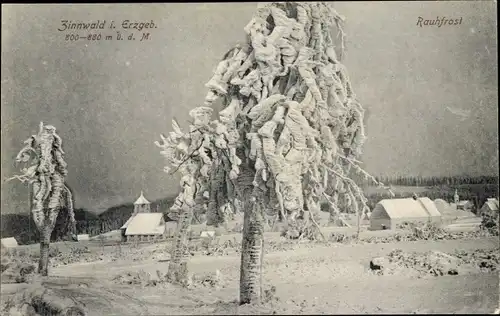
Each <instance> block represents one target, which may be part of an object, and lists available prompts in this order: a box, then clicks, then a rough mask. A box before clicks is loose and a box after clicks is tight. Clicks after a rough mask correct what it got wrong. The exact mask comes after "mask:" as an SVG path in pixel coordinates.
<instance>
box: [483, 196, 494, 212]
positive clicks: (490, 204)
mask: <svg viewBox="0 0 500 316" xmlns="http://www.w3.org/2000/svg"><path fill="white" fill-rule="evenodd" d="M485 206H487V207H488V208H489V209H490V210H492V211H497V210H498V200H497V199H495V198H488V199H487V200H486V202H485V203H484V205H483V207H485Z"/></svg>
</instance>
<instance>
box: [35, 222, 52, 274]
mask: <svg viewBox="0 0 500 316" xmlns="http://www.w3.org/2000/svg"><path fill="white" fill-rule="evenodd" d="M50 233H51V231H50V229H48V227H46V228H44V230H43V231H41V232H40V261H39V262H38V273H40V274H41V275H42V276H47V275H48V274H49V248H50Z"/></svg>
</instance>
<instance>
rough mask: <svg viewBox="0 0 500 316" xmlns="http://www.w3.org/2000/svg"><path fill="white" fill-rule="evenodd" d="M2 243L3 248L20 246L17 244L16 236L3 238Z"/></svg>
mask: <svg viewBox="0 0 500 316" xmlns="http://www.w3.org/2000/svg"><path fill="white" fill-rule="evenodd" d="M0 245H1V247H2V248H15V247H17V246H19V245H18V244H17V240H16V239H15V238H14V237H8V238H2V239H1V244H0Z"/></svg>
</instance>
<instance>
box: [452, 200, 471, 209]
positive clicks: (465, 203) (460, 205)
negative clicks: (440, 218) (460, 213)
mask: <svg viewBox="0 0 500 316" xmlns="http://www.w3.org/2000/svg"><path fill="white" fill-rule="evenodd" d="M456 205H457V210H464V211H469V210H472V209H473V208H474V203H472V202H471V201H468V200H464V201H459V202H458V203H457V204H456Z"/></svg>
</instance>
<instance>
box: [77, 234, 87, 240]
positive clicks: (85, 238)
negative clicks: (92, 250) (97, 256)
mask: <svg viewBox="0 0 500 316" xmlns="http://www.w3.org/2000/svg"><path fill="white" fill-rule="evenodd" d="M76 240H77V241H84V240H90V237H89V235H88V234H81V235H78V236H76Z"/></svg>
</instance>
